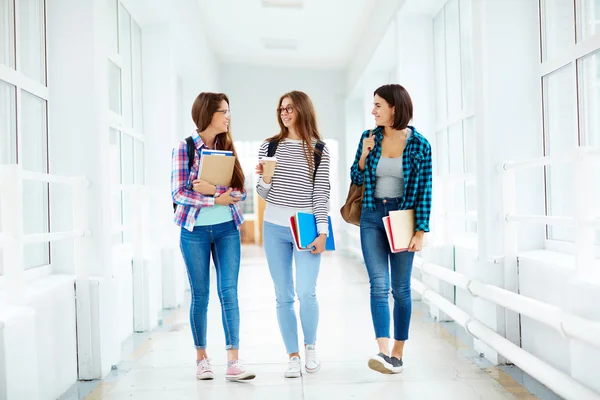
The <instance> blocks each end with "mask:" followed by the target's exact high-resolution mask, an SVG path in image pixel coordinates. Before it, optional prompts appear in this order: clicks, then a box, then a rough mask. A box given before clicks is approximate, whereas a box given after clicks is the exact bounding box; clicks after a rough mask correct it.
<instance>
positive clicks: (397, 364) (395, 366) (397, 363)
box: [390, 357, 404, 374]
mask: <svg viewBox="0 0 600 400" xmlns="http://www.w3.org/2000/svg"><path fill="white" fill-rule="evenodd" d="M390 361H391V362H392V371H393V372H394V373H395V374H399V373H400V372H402V369H403V368H404V363H403V362H402V358H400V359H399V360H398V359H397V358H396V357H390Z"/></svg>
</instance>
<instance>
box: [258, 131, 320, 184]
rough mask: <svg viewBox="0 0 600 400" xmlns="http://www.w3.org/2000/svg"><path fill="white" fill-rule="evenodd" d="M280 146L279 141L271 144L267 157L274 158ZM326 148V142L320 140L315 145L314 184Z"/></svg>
mask: <svg viewBox="0 0 600 400" xmlns="http://www.w3.org/2000/svg"><path fill="white" fill-rule="evenodd" d="M278 145H279V141H277V140H272V141H270V142H269V147H267V157H273V156H274V155H275V152H276V151H277V146H278ZM324 148H325V142H324V141H322V140H318V141H317V144H316V145H315V152H314V160H315V170H314V172H313V182H314V181H315V179H316V177H317V168H319V165H320V164H321V157H322V155H323V149H324Z"/></svg>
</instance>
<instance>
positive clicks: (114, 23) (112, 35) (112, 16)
mask: <svg viewBox="0 0 600 400" xmlns="http://www.w3.org/2000/svg"><path fill="white" fill-rule="evenodd" d="M118 4H119V0H107V5H106V6H107V7H106V12H107V14H108V16H107V18H108V24H109V25H108V29H107V31H106V38H107V40H108V52H109V54H111V55H117V54H119V20H118V12H117V10H118Z"/></svg>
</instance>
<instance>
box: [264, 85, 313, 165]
mask: <svg viewBox="0 0 600 400" xmlns="http://www.w3.org/2000/svg"><path fill="white" fill-rule="evenodd" d="M286 97H288V98H289V99H290V100H291V101H292V103H293V106H294V112H295V113H296V122H295V126H294V128H295V129H296V133H298V136H300V138H301V139H302V147H303V149H304V158H305V159H306V162H307V163H308V170H309V171H310V174H311V176H312V174H313V172H314V165H313V164H314V161H313V154H314V151H315V146H313V144H312V140H313V139H316V140H321V135H320V134H319V129H318V128H317V114H316V112H315V107H314V106H313V103H312V100H311V99H310V97H308V95H307V94H306V93H304V92H300V91H298V90H294V91H291V92H289V93H285V94H284V95H282V96H281V97H280V98H279V103H277V111H276V113H277V122H279V128H280V130H279V133H278V134H277V135H275V136H273V137H271V138H269V139H267V141H269V142H271V141H277V142H280V141H282V140H283V139H285V138H287V137H288V135H289V133H290V131H289V129H288V128H286V126H285V125H284V124H283V121H282V120H281V113H280V112H279V108H280V107H281V103H282V102H283V99H285V98H286Z"/></svg>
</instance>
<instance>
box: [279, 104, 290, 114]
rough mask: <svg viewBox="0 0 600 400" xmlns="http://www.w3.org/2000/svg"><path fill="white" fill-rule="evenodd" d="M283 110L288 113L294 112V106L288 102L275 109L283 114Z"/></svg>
mask: <svg viewBox="0 0 600 400" xmlns="http://www.w3.org/2000/svg"><path fill="white" fill-rule="evenodd" d="M284 111H285V112H287V113H288V114H291V113H293V112H294V106H293V105H291V104H288V105H287V106H286V107H285V108H284V107H280V108H278V109H277V112H279V114H283V112H284Z"/></svg>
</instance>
